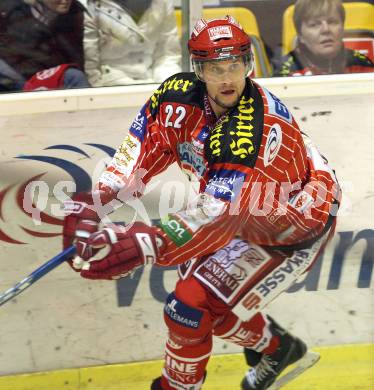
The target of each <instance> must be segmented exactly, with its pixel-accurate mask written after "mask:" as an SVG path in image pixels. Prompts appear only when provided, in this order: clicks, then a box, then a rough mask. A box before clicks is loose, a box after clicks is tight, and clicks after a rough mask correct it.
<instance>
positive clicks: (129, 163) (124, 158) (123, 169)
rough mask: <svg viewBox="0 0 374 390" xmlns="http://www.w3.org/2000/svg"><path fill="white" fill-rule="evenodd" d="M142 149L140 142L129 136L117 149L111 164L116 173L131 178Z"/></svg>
mask: <svg viewBox="0 0 374 390" xmlns="http://www.w3.org/2000/svg"><path fill="white" fill-rule="evenodd" d="M140 148H141V143H140V141H139V140H138V139H137V138H136V137H134V136H132V135H131V134H128V135H127V136H126V137H125V139H124V141H123V142H122V144H121V146H120V147H119V148H118V149H117V151H116V153H115V155H114V157H113V160H112V163H111V164H112V165H113V167H114V168H115V169H116V171H118V172H119V173H121V175H125V177H129V175H130V174H131V172H132V170H133V168H134V166H135V163H136V160H137V158H138V156H139V153H140Z"/></svg>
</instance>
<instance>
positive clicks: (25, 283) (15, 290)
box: [0, 246, 76, 306]
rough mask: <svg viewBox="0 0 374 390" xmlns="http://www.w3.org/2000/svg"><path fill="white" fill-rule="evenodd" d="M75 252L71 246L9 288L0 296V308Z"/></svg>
mask: <svg viewBox="0 0 374 390" xmlns="http://www.w3.org/2000/svg"><path fill="white" fill-rule="evenodd" d="M75 252H76V249H75V246H71V247H69V248H67V249H65V250H64V251H62V252H61V253H59V254H58V255H57V256H55V257H53V258H52V259H51V260H49V261H47V262H46V263H44V264H43V265H41V266H40V267H39V268H37V269H36V270H35V271H33V272H32V273H31V274H30V275H29V276H27V277H26V278H24V279H22V280H21V281H20V282H18V283H17V284H16V285H15V286H13V287H11V288H9V289H8V290H6V291H5V292H4V293H2V294H0V306H1V305H3V304H4V303H5V302H8V301H9V300H10V299H12V298H14V297H15V296H16V295H18V294H20V293H21V292H22V291H24V290H26V288H28V287H30V286H31V285H32V284H33V283H35V282H36V281H37V280H39V279H40V278H41V277H43V276H44V275H46V274H47V273H48V272H50V271H52V270H53V269H54V268H56V267H57V266H59V265H60V264H61V263H63V262H65V261H66V260H68V259H70V258H71V257H72V256H74V254H75Z"/></svg>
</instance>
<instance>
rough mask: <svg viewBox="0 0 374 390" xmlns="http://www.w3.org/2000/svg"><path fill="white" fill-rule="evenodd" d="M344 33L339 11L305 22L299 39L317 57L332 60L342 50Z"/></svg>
mask: <svg viewBox="0 0 374 390" xmlns="http://www.w3.org/2000/svg"><path fill="white" fill-rule="evenodd" d="M343 33H344V25H343V21H342V20H341V18H340V15H339V13H338V11H332V12H330V13H329V14H328V15H320V16H315V17H312V18H310V19H307V20H305V21H303V23H302V24H301V30H300V34H299V39H300V42H301V43H303V44H304V45H305V46H306V47H307V48H308V49H309V50H310V51H311V52H312V53H313V54H314V55H315V56H317V57H320V58H322V59H332V58H334V57H336V55H337V54H338V53H339V51H340V50H341V48H342V45H343Z"/></svg>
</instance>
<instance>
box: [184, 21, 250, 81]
mask: <svg viewBox="0 0 374 390" xmlns="http://www.w3.org/2000/svg"><path fill="white" fill-rule="evenodd" d="M188 50H189V52H190V56H191V61H192V65H193V68H194V71H195V73H196V75H197V77H198V78H199V79H201V80H202V81H205V80H204V79H203V77H202V65H203V63H204V62H207V61H223V60H228V59H235V58H238V57H242V58H243V61H244V64H245V66H246V74H245V76H247V75H248V73H249V72H250V70H251V68H252V67H253V60H252V52H251V39H250V37H249V36H248V35H247V34H246V32H245V31H244V30H243V28H242V26H241V25H240V24H239V23H238V22H237V21H236V20H235V19H234V18H233V17H232V16H229V15H227V16H226V17H225V18H222V19H211V20H205V19H200V20H198V21H197V23H196V24H195V27H194V29H193V31H192V34H191V38H190V39H189V41H188Z"/></svg>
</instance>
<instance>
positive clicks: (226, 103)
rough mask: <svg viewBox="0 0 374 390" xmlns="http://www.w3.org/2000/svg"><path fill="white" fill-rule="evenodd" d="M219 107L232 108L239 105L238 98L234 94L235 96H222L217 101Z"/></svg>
mask: <svg viewBox="0 0 374 390" xmlns="http://www.w3.org/2000/svg"><path fill="white" fill-rule="evenodd" d="M217 100H218V102H219V104H220V106H221V107H225V108H234V107H236V106H237V105H238V103H239V96H238V95H237V94H235V96H230V97H228V96H224V97H220V98H219V99H217Z"/></svg>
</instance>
